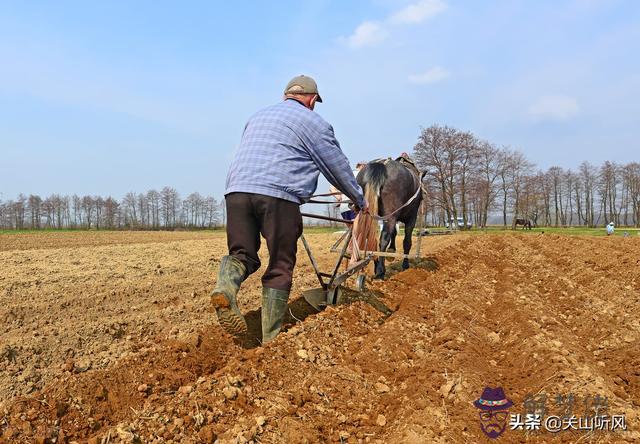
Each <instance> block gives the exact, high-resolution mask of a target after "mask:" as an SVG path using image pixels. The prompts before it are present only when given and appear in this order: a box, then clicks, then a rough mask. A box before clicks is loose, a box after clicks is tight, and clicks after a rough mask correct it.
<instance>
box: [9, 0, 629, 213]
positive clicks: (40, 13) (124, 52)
mask: <svg viewBox="0 0 640 444" xmlns="http://www.w3.org/2000/svg"><path fill="white" fill-rule="evenodd" d="M639 54H640V2H638V1H635V0H606V1H605V0H567V1H561V0H535V1H534V0H528V1H518V0H508V1H507V0H505V1H502V0H493V1H486V2H479V1H475V0H468V1H463V0H408V1H405V0H352V1H349V2H344V1H338V0H308V1H305V0H298V1H288V0H284V1H277V2H275V1H274V2H267V1H244V2H226V1H225V2H223V1H183V2H176V1H173V2H170V1H145V0H138V1H135V2H131V1H118V0H112V1H108V2H97V1H94V2H87V1H77V2H71V1H64V0H60V1H55V2H54V1H48V2H44V1H43V2H39V1H30V2H22V1H12V2H11V1H4V0H0V199H2V200H7V199H12V198H15V197H16V196H17V194H18V193H21V192H22V193H25V194H29V193H34V194H40V195H43V196H45V195H49V194H51V193H61V194H74V193H77V194H99V195H103V196H106V195H112V196H114V197H116V198H119V197H122V196H123V195H124V194H125V193H127V192H129V191H136V192H144V191H146V190H149V189H151V188H155V189H160V188H162V187H163V186H165V185H169V186H173V187H175V188H176V189H177V190H178V191H179V192H180V193H181V194H183V195H186V194H188V193H191V192H193V191H198V192H200V193H201V194H205V195H214V196H216V197H217V198H220V197H221V196H222V195H223V193H224V183H225V177H226V174H227V169H228V167H229V164H230V161H231V159H232V156H233V152H234V149H235V148H236V146H237V145H238V143H239V140H240V136H241V134H242V129H243V127H244V124H245V123H246V120H247V119H248V118H249V117H250V116H251V115H252V114H253V113H254V112H255V111H257V110H259V109H261V108H263V107H266V106H269V105H271V104H273V103H276V102H278V101H279V100H281V99H282V91H283V89H284V86H285V85H286V83H287V82H288V81H289V79H290V78H292V77H293V76H295V75H298V74H301V73H304V74H307V75H311V76H313V77H314V78H315V79H316V80H317V82H318V87H319V91H320V93H321V94H322V97H323V99H324V103H321V104H318V105H317V107H316V111H317V112H318V113H319V114H320V115H322V116H323V117H324V118H325V119H326V120H327V121H329V122H330V123H331V124H332V125H333V127H334V130H335V133H336V136H337V138H338V140H339V141H340V143H341V145H342V148H343V151H344V152H345V154H346V155H347V157H349V159H350V160H351V161H352V162H354V163H355V162H356V161H361V160H370V159H374V158H378V157H389V156H397V155H399V154H400V153H401V152H403V151H411V150H412V149H413V146H414V145H415V143H416V140H417V138H418V135H419V134H420V128H421V127H428V126H430V125H432V124H440V125H449V126H454V127H456V128H458V129H461V130H465V131H472V132H473V133H474V134H476V135H477V136H478V137H480V138H482V139H484V140H488V141H489V142H492V143H494V144H496V145H498V146H509V147H511V148H512V149H518V150H520V151H522V152H524V154H525V155H526V157H527V158H528V159H530V160H531V161H533V162H534V163H536V165H537V166H538V167H539V168H542V169H546V168H548V167H550V166H555V165H557V166H561V167H564V168H576V167H577V166H578V165H579V164H580V162H582V161H583V160H587V161H590V162H592V163H594V164H599V163H601V162H603V161H604V160H611V161H616V162H620V163H625V162H629V161H638V160H640V156H639V155H638V153H639V150H638V148H639V143H638V132H639V131H640V56H639Z"/></svg>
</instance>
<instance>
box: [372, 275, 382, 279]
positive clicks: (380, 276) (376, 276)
mask: <svg viewBox="0 0 640 444" xmlns="http://www.w3.org/2000/svg"><path fill="white" fill-rule="evenodd" d="M373 278H374V279H380V280H382V279H384V274H376V275H375V276H374V277H373Z"/></svg>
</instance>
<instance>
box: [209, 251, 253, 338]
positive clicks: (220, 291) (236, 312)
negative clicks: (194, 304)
mask: <svg viewBox="0 0 640 444" xmlns="http://www.w3.org/2000/svg"><path fill="white" fill-rule="evenodd" d="M246 271H247V270H246V268H245V266H244V264H243V263H242V262H240V261H239V260H238V259H236V258H235V257H233V256H223V257H222V260H221V261H220V271H218V280H217V282H216V288H214V289H213V291H212V292H211V304H212V305H213V308H215V310H216V315H218V322H219V323H220V326H221V327H222V328H223V329H224V330H225V331H226V332H227V333H229V334H231V335H233V336H236V337H241V336H244V335H245V334H246V333H247V322H246V321H245V320H244V316H242V313H241V312H240V309H239V308H238V303H237V301H236V295H237V294H238V290H240V284H241V283H242V281H244V277H245V274H246Z"/></svg>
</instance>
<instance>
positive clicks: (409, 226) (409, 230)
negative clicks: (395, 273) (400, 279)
mask: <svg viewBox="0 0 640 444" xmlns="http://www.w3.org/2000/svg"><path fill="white" fill-rule="evenodd" d="M415 226H416V216H413V217H412V218H411V219H410V220H409V221H408V222H406V223H405V224H404V240H403V241H402V247H403V249H404V250H403V251H404V254H409V252H410V251H411V236H412V235H413V228H414V227H415ZM407 268H409V259H408V258H406V257H405V258H404V260H403V261H402V269H403V270H406V269H407Z"/></svg>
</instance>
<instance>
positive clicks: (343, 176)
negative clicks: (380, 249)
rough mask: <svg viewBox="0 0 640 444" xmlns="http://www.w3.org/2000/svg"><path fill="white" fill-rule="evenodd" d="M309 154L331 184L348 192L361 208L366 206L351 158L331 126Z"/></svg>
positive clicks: (345, 192) (350, 197)
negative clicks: (352, 168) (353, 170)
mask: <svg viewBox="0 0 640 444" xmlns="http://www.w3.org/2000/svg"><path fill="white" fill-rule="evenodd" d="M309 154H310V155H311V158H312V159H313V161H314V162H315V164H316V165H317V166H318V169H319V170H320V172H321V173H322V174H323V175H324V177H326V178H327V180H328V181H329V183H330V184H331V185H333V186H334V187H336V188H337V189H339V190H340V191H342V192H343V193H344V194H346V195H347V196H348V197H349V199H351V201H352V202H353V203H355V204H356V205H357V206H358V207H359V208H364V207H365V206H366V202H365V200H364V196H363V194H362V188H360V185H358V182H356V178H355V177H354V176H353V172H352V171H351V167H350V166H349V160H348V159H347V157H346V156H345V155H344V153H343V152H342V150H341V149H340V143H338V140H337V139H336V138H335V135H334V134H333V128H332V127H331V126H328V127H327V129H326V130H325V131H324V132H323V133H322V135H321V137H320V140H318V141H317V143H316V144H315V146H314V147H312V148H311V149H309Z"/></svg>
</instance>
